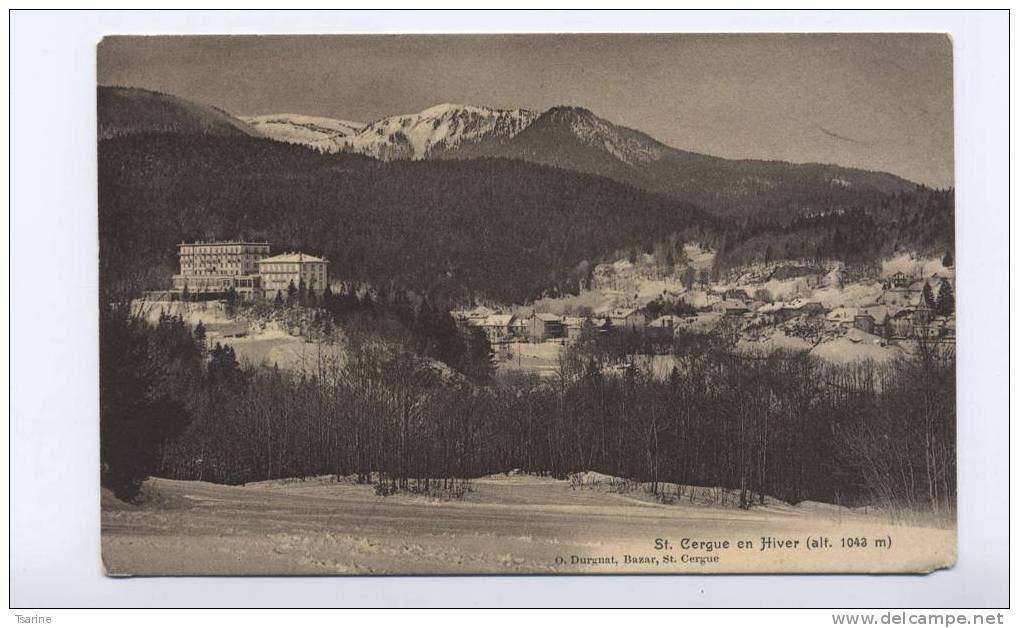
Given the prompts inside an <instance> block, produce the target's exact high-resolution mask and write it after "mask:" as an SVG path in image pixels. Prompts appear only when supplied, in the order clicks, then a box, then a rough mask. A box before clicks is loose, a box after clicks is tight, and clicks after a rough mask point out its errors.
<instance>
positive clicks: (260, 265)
mask: <svg viewBox="0 0 1019 628" xmlns="http://www.w3.org/2000/svg"><path fill="white" fill-rule="evenodd" d="M177 255H178V257H179V258H180V272H179V273H178V274H176V275H174V276H173V291H174V292H177V293H183V292H184V291H185V290H186V291H187V292H188V293H190V294H193V295H197V294H205V295H210V296H211V295H213V294H225V293H226V292H228V291H229V290H230V289H231V288H233V289H234V291H235V292H236V293H237V295H238V296H239V297H240V298H242V299H246V300H254V299H261V298H273V297H275V296H276V293H277V292H281V293H283V294H284V295H286V292H287V289H288V288H289V287H290V283H291V282H293V284H294V286H295V287H297V286H299V285H300V282H301V280H302V279H303V280H304V285H305V287H307V288H308V289H310V290H315V291H321V290H324V289H325V287H326V284H327V283H328V282H329V275H328V267H329V262H328V261H327V260H324V259H322V258H321V257H315V256H313V255H307V254H305V253H287V254H284V255H276V256H275V257H269V243H268V242H192V243H181V244H178V245H177Z"/></svg>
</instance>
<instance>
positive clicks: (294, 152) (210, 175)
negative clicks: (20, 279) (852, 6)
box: [96, 33, 965, 576]
mask: <svg viewBox="0 0 1019 628" xmlns="http://www.w3.org/2000/svg"><path fill="white" fill-rule="evenodd" d="M952 46H953V45H952V40H951V38H950V37H949V36H948V35H946V34H939V33H929V34H927V33H881V34H877V33H869V34H868V33H859V34H853V33H824V34H807V33H801V34H643V35H642V34H520V35H322V36H312V35H295V36H255V35H251V36H226V35H223V36H216V35H209V36H170V35H160V36H126V35H125V36H121V35H114V34H111V35H108V36H106V37H105V38H103V39H102V41H101V42H100V43H99V44H98V46H97V48H96V61H97V83H98V84H97V87H96V116H97V118H96V122H97V131H98V143H97V159H98V225H99V231H98V233H99V249H98V250H99V262H98V263H99V269H98V270H99V294H98V307H99V394H100V397H99V401H100V416H99V421H100V460H99V461H97V463H98V465H99V467H100V472H99V477H100V482H101V492H102V497H101V544H102V560H103V566H104V569H105V572H106V574H107V575H109V576H145V575H148V576H151V575H311V574H331V575H412V574H422V575H443V574H550V575H551V574H595V573H601V574H605V573H609V574H649V573H927V572H931V571H935V570H938V569H942V568H946V567H950V566H952V565H953V564H954V563H955V560H956V504H957V484H956V478H957V466H956V463H957V454H956V360H955V355H956V308H955V303H956V297H955V295H956V292H957V290H959V289H960V286H957V285H956V279H955V265H956V259H955V187H954V186H955V183H954V167H953V160H954V146H953V47H952ZM961 289H963V290H965V286H963V287H961Z"/></svg>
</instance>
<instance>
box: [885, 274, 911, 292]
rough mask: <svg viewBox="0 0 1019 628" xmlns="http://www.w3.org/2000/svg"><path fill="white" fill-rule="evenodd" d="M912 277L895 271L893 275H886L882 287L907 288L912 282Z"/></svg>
mask: <svg viewBox="0 0 1019 628" xmlns="http://www.w3.org/2000/svg"><path fill="white" fill-rule="evenodd" d="M913 279H914V278H913V277H912V276H910V275H907V274H906V273H904V272H902V271H901V270H900V271H897V272H896V273H895V274H894V275H891V276H890V277H886V278H885V281H884V287H885V288H886V289H889V288H908V287H909V285H910V284H911V283H913Z"/></svg>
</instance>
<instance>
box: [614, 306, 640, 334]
mask: <svg viewBox="0 0 1019 628" xmlns="http://www.w3.org/2000/svg"><path fill="white" fill-rule="evenodd" d="M608 318H609V320H610V321H612V327H613V328H614V329H616V330H617V331H623V330H627V331H640V330H642V329H644V326H645V325H647V317H646V316H645V315H644V312H641V311H640V310H638V309H636V308H616V309H614V310H612V311H611V312H609V315H608Z"/></svg>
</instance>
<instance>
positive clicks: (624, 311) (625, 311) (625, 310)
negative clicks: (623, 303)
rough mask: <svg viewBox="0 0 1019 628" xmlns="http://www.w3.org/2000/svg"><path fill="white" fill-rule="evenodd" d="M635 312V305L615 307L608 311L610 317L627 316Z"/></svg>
mask: <svg viewBox="0 0 1019 628" xmlns="http://www.w3.org/2000/svg"><path fill="white" fill-rule="evenodd" d="M636 312H637V308H635V307H617V308H616V309H614V310H612V311H611V312H609V317H610V318H627V317H628V316H632V315H633V314H635V313H636Z"/></svg>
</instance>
